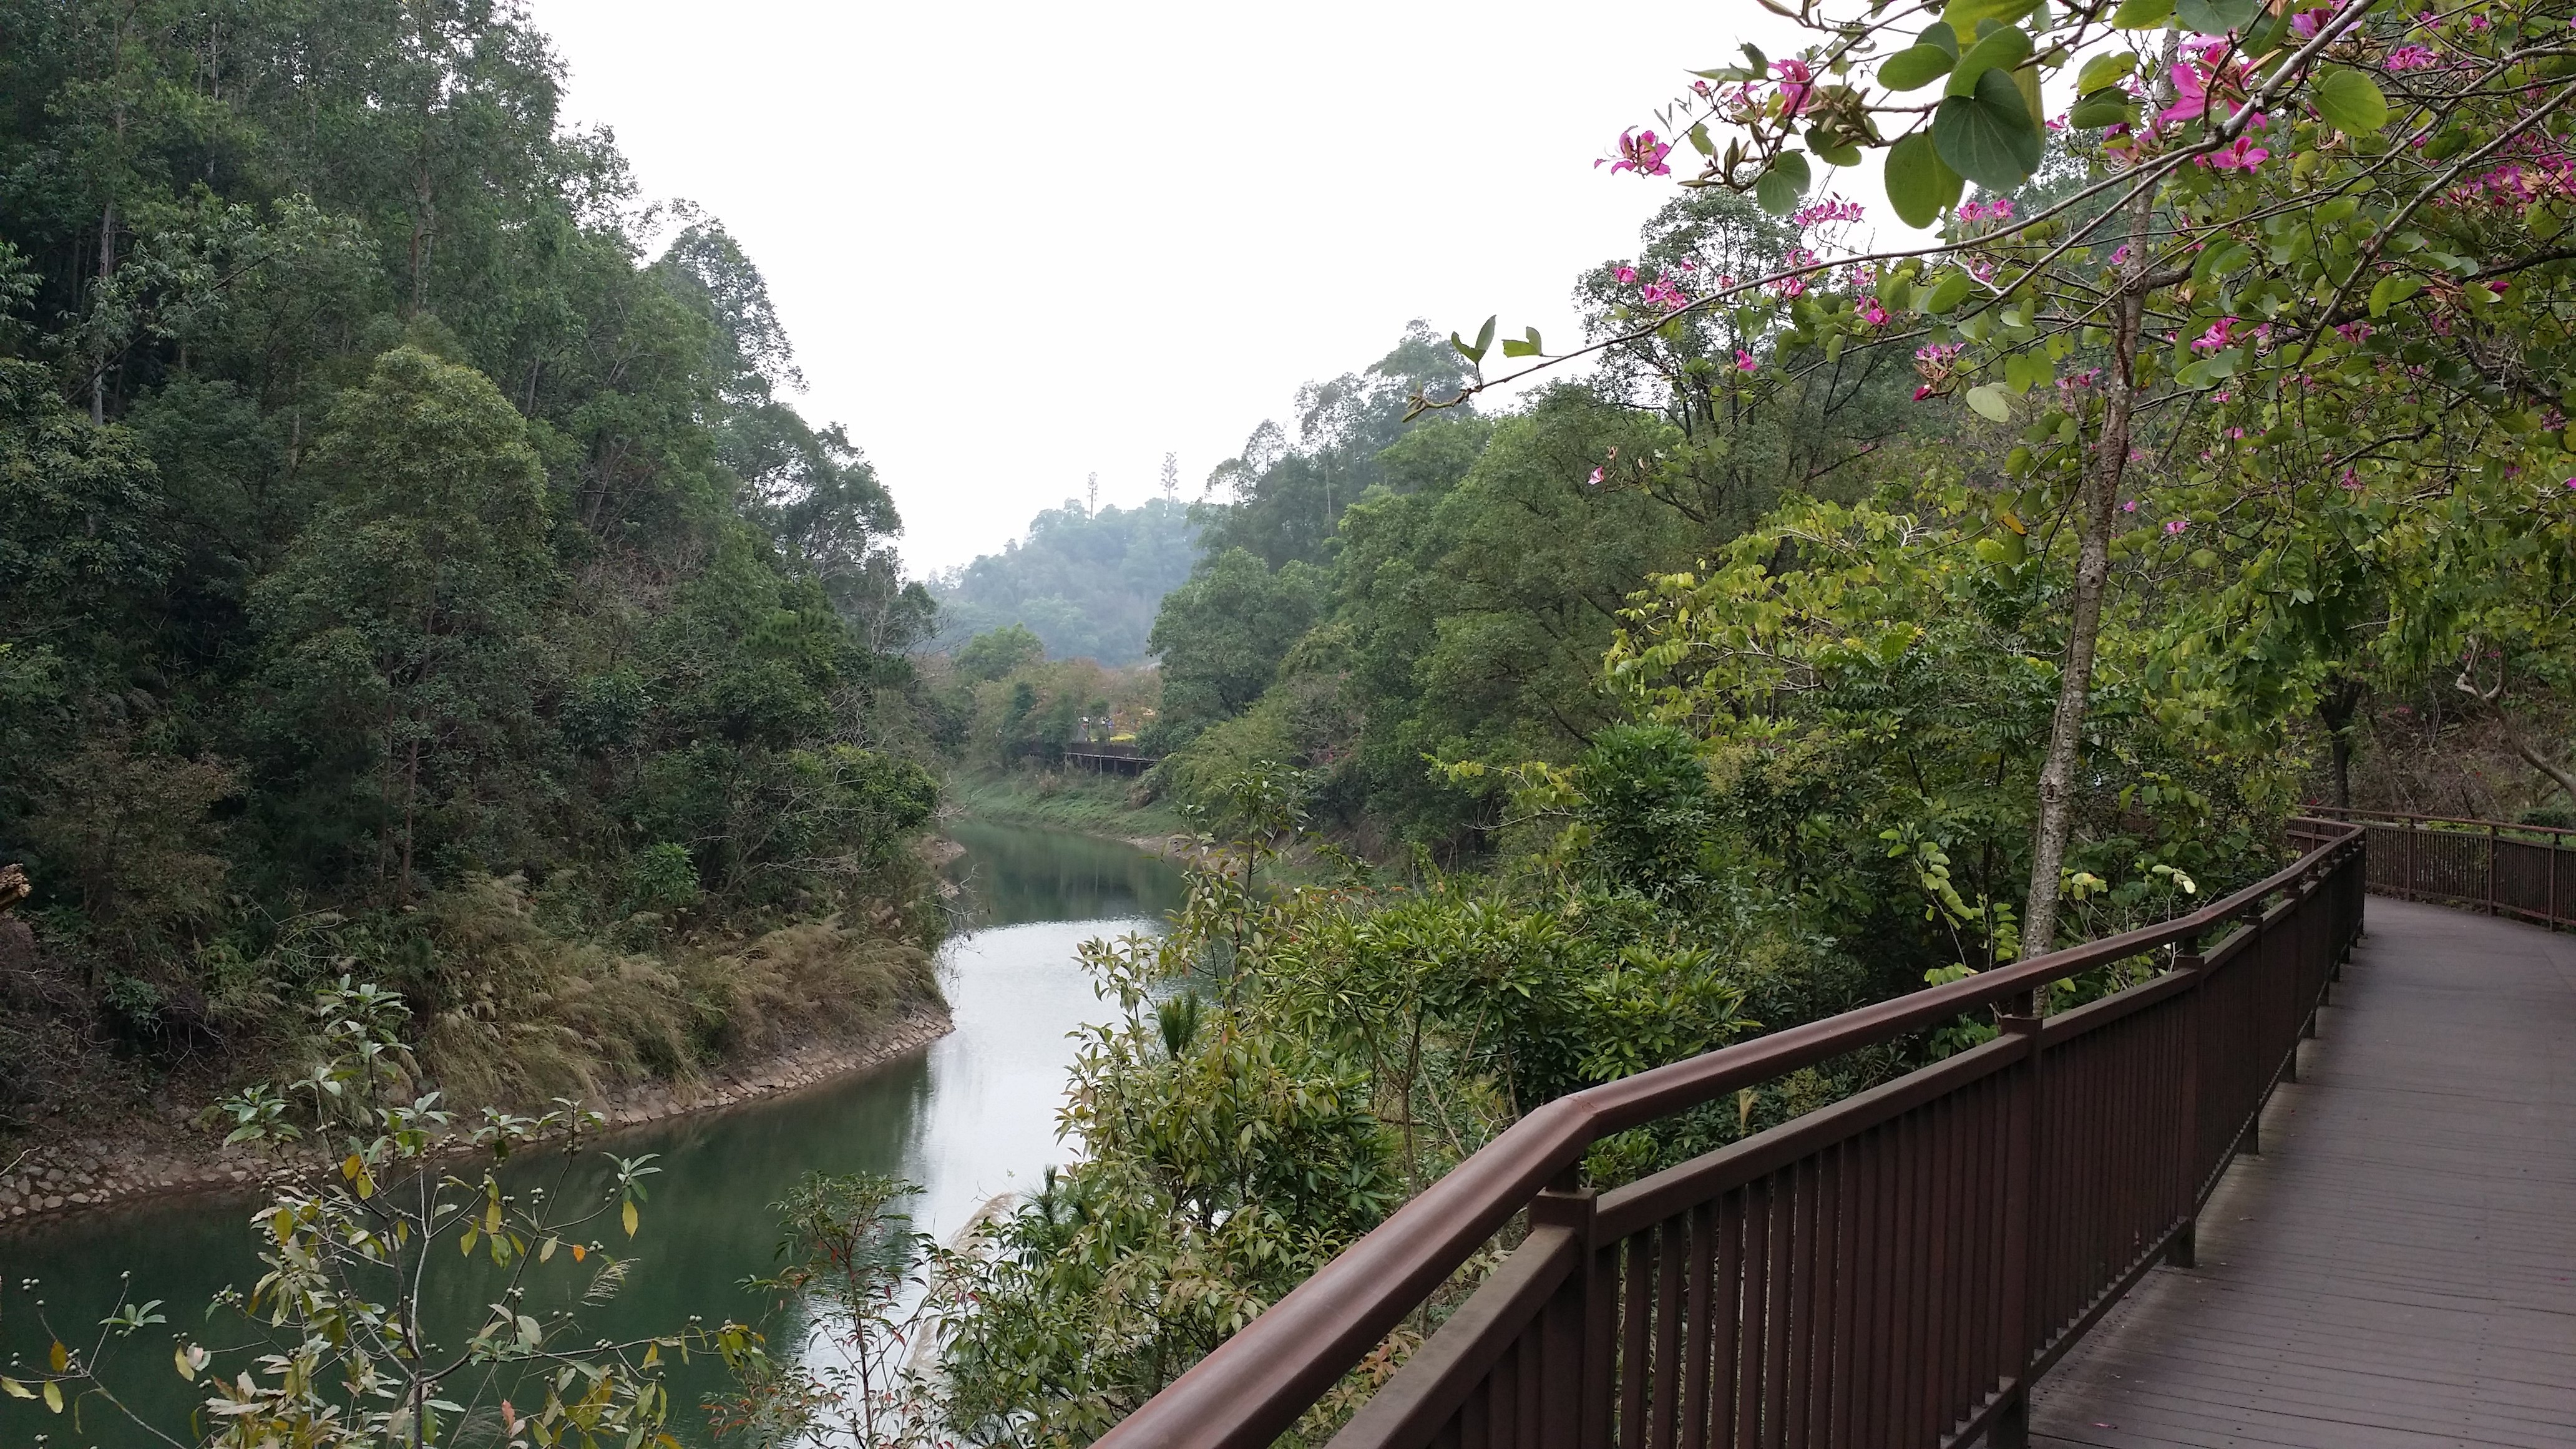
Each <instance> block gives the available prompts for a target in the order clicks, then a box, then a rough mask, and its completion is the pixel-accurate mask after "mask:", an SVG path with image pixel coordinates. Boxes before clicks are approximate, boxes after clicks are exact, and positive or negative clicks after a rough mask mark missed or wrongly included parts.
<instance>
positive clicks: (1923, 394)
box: [1914, 382, 2576, 484]
mask: <svg viewBox="0 0 2576 1449" xmlns="http://www.w3.org/2000/svg"><path fill="white" fill-rule="evenodd" d="M1931 395H1932V384H1930V383H1928V382H1927V383H1925V384H1923V385H1922V386H1921V387H1918V388H1916V389H1915V390H1914V400H1915V401H1916V402H1921V401H1923V400H1924V399H1925V398H1927V397H1930V396H1931ZM2568 482H2569V483H2570V484H2576V478H2571V479H2569V480H2568Z"/></svg>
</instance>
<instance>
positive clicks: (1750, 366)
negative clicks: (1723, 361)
mask: <svg viewBox="0 0 2576 1449" xmlns="http://www.w3.org/2000/svg"><path fill="white" fill-rule="evenodd" d="M1761 365H1762V364H1761V363H1759V362H1756V361H1755V360H1754V358H1753V354H1752V353H1750V352H1747V351H1745V350H1744V349H1743V348H1741V347H1739V348H1737V349H1735V370H1736V371H1738V372H1751V371H1753V370H1754V369H1755V368H1757V367H1760V366H1761Z"/></svg>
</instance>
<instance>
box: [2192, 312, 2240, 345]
mask: <svg viewBox="0 0 2576 1449" xmlns="http://www.w3.org/2000/svg"><path fill="white" fill-rule="evenodd" d="M2235 330H2236V319H2235V318H2233V317H2221V318H2219V319H2218V320H2217V321H2215V322H2212V323H2211V324H2209V330H2208V331H2206V332H2203V333H2202V334H2200V335H2199V336H2198V337H2195V338H2193V339H2192V341H2191V350H2192V351H2194V352H2216V351H2218V350H2219V349H2220V348H2222V347H2225V346H2226V345H2227V339H2228V337H2229V336H2230V335H2231V334H2232V333H2233V332H2234V331H2235Z"/></svg>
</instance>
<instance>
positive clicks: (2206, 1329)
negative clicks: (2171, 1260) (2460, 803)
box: [2031, 896, 2576, 1449]
mask: <svg viewBox="0 0 2576 1449" xmlns="http://www.w3.org/2000/svg"><path fill="white" fill-rule="evenodd" d="M2367 920H2368V934H2367V935H2366V936H2365V937H2364V938H2363V940H2362V942H2361V944H2360V946H2359V947H2358V948H2356V949H2355V951H2354V953H2353V957H2352V960H2351V962H2350V964H2349V965H2348V966H2347V967H2346V968H2345V972H2344V978H2343V981H2342V982H2341V983H2340V984H2338V985H2337V986H2336V988H2335V991H2334V1000H2333V1004H2332V1005H2331V1006H2329V1007H2327V1008H2326V1009H2325V1010H2324V1011H2323V1012H2321V1013H2320V1015H2319V1020H2318V1037H2317V1039H2316V1040H2314V1041H2310V1042H2307V1043H2306V1044H2305V1045H2304V1046H2303V1048H2302V1049H2301V1053H2300V1056H2301V1064H2300V1081H2299V1083H2297V1084H2295V1085H2288V1084H2285V1085H2283V1086H2282V1087H2281V1088H2280V1089H2279V1091H2278V1092H2277V1093H2276V1094H2275V1095H2274V1097H2273V1099H2272V1104H2271V1106H2270V1108H2269V1109H2268V1110H2267V1111H2266V1112H2265V1114H2264V1118H2263V1129H2262V1138H2263V1142H2262V1145H2263V1155H2262V1156H2260V1157H2257V1158H2248V1159H2243V1160H2240V1161H2239V1162H2238V1164H2237V1165H2236V1167H2235V1168H2234V1169H2233V1170H2231V1171H2230V1172H2229V1173H2228V1174H2227V1176H2226V1178H2225V1179H2224V1180H2223V1181H2222V1183H2221V1184H2220V1187H2219V1189H2218V1191H2217V1193H2216V1195H2215V1196H2213V1197H2212V1198H2211V1199H2210V1201H2209V1204H2208V1206H2207V1207H2206V1208H2205V1209H2204V1210H2203V1211H2202V1214H2201V1218H2200V1229H2199V1266H2198V1267H2197V1268H2192V1269H2182V1268H2171V1267H2166V1268H2159V1269H2157V1270H2155V1271H2154V1272H2153V1273H2152V1274H2150V1275H2149V1276H2148V1278H2147V1279H2146V1281H2145V1282H2143V1283H2141V1284H2140V1285H2139V1286H2138V1288H2137V1289H2136V1291H2134V1292H2133V1293H2131V1294H2130V1295H2129V1297H2128V1299H2127V1300H2126V1301H2125V1302H2123V1303H2122V1304H2120V1305H2119V1306H2118V1307H2117V1308H2115V1309H2113V1310H2112V1313H2111V1315H2110V1316H2109V1317H2108V1318H2107V1319H2105V1320H2104V1322H2103V1323H2102V1325H2101V1326H2100V1327H2098V1328H2096V1329H2095V1330H2094V1331H2093V1333H2092V1334H2091V1335H2089V1336H2088V1337H2087V1338H2085V1339H2084V1340H2083V1341H2082V1342H2081V1343H2080V1344H2079V1345H2078V1346H2077V1347H2076V1348H2075V1350H2074V1351H2073V1352H2072V1353H2070V1354H2069V1356H2068V1358H2067V1359H2066V1361H2065V1362H2064V1363H2062V1364H2060V1365H2059V1366H2058V1367H2057V1369H2056V1370H2055V1371H2054V1372H2052V1373H2050V1374H2048V1375H2047V1376H2046V1377H2044V1378H2042V1379H2041V1380H2040V1382H2039V1385H2038V1388H2037V1390H2036V1392H2035V1393H2034V1395H2033V1401H2032V1414H2031V1442H2032V1443H2033V1444H2036V1445H2047V1446H2069V1445H2085V1446H2100V1449H2130V1446H2140V1449H2143V1446H2149V1445H2156V1446H2164V1445H2189V1446H2195V1449H2201V1446H2207V1449H2220V1446H2239V1445H2242V1446H2264V1445H2298V1446H2317V1449H2329V1446H2331V1449H2398V1446H2406V1449H2414V1446H2432V1445H2529V1446H2533V1449H2541V1446H2549V1449H2567V1446H2576V936H2569V935H2551V934H2549V933H2547V932H2544V931H2542V930H2540V929H2538V928H2537V927H2532V926H2523V925H2515V924H2512V923H2509V922H2504V921H2497V920H2491V919H2489V918H2486V917H2484V916H2478V915H2473V914H2470V913H2468V912H2464V911H2458V910H2450V909H2445V908H2442V907H2438V906H2425V905H2411V904H2408V903H2405V902H2402V901H2396V900H2390V899H2386V898H2383V897H2378V896H2374V897H2372V898H2371V899H2370V902H2369V906H2368V917H2367Z"/></svg>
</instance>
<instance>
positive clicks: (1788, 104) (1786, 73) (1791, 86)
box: [1771, 59, 1816, 116]
mask: <svg viewBox="0 0 2576 1449" xmlns="http://www.w3.org/2000/svg"><path fill="white" fill-rule="evenodd" d="M1771 73H1772V74H1773V75H1776V76H1778V77H1779V78H1780V114H1782V115H1784V116H1794V115H1796V114H1798V112H1799V111H1801V110H1803V109H1805V107H1806V104H1807V93H1808V91H1809V90H1811V89H1813V88H1814V85H1815V80H1816V74H1815V72H1814V71H1811V70H1809V69H1807V63H1806V62H1805V61H1803V60H1796V59H1791V60H1775V61H1773V62H1771Z"/></svg>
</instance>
